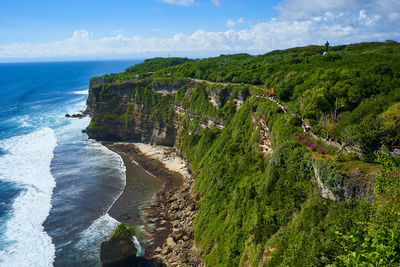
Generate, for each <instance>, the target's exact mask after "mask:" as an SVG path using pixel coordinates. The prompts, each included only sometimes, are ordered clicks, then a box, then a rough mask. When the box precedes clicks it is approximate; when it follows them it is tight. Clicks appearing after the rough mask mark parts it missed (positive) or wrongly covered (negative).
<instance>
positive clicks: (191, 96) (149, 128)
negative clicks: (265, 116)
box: [86, 79, 250, 146]
mask: <svg viewBox="0 0 400 267" xmlns="http://www.w3.org/2000/svg"><path fill="white" fill-rule="evenodd" d="M215 86H217V85H207V84H206V83H201V82H195V81H193V80H191V79H176V80H174V79H169V80H162V79H153V80H151V79H144V80H140V81H136V82H134V81H128V82H124V83H108V82H107V81H106V80H102V79H100V80H97V79H91V82H90V87H89V96H88V99H87V110H86V113H88V114H90V115H91V116H92V121H91V123H90V125H89V127H88V128H87V129H86V132H87V134H88V136H89V137H90V138H93V139H96V140H101V141H135V142H143V143H151V144H156V145H164V146H174V144H175V140H176V138H177V134H178V131H179V130H180V129H181V128H182V127H183V126H184V124H185V115H186V116H188V119H189V120H190V121H192V120H194V119H197V120H199V122H198V123H199V125H200V127H201V128H213V127H218V128H220V129H222V128H223V127H224V126H223V124H224V119H223V114H224V112H223V111H220V112H219V113H220V114H218V111H219V110H220V109H222V108H223V107H225V105H226V104H227V103H228V102H229V101H230V102H231V105H233V106H235V107H236V109H238V108H239V107H240V106H241V104H242V103H243V102H244V101H245V100H246V99H247V98H248V97H249V96H250V93H249V91H248V90H234V89H233V88H230V87H224V88H222V89H221V88H218V89H216V88H214V87H215ZM178 91H179V99H178V100H177V98H178V97H175V95H177V94H178ZM194 102H198V103H194ZM207 105H208V106H207ZM212 109H214V110H215V111H212ZM208 113H211V115H210V114H208Z"/></svg>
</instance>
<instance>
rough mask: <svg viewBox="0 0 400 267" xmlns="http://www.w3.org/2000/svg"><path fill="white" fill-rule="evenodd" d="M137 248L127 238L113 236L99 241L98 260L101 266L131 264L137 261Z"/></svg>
mask: <svg viewBox="0 0 400 267" xmlns="http://www.w3.org/2000/svg"><path fill="white" fill-rule="evenodd" d="M136 253H137V249H136V248H135V245H134V244H133V242H132V240H130V239H128V238H114V239H109V240H106V241H104V242H103V243H101V247H100V260H101V265H102V266H103V267H107V266H132V264H134V263H136V262H137V258H136Z"/></svg>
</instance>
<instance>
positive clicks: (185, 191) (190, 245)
mask: <svg viewBox="0 0 400 267" xmlns="http://www.w3.org/2000/svg"><path fill="white" fill-rule="evenodd" d="M104 145H106V146H107V147H108V148H109V149H111V150H113V151H114V152H116V153H118V154H120V155H121V156H123V157H125V158H129V160H131V161H133V162H135V163H137V164H138V165H140V166H141V167H142V168H143V169H145V170H146V171H147V172H149V173H150V174H152V175H154V176H155V177H157V178H159V179H160V180H161V181H162V182H163V186H162V189H161V190H160V191H159V192H158V193H157V194H156V195H155V196H154V197H153V201H152V204H151V205H150V207H149V208H148V209H147V210H146V211H145V214H146V215H145V218H144V221H146V222H147V223H148V224H153V225H154V228H147V229H146V231H147V232H149V234H150V235H151V239H152V241H151V244H150V245H148V246H147V247H146V249H145V251H144V256H143V257H144V258H146V259H148V260H151V259H153V260H156V261H154V262H158V263H159V262H161V263H162V264H163V265H165V266H203V265H204V264H203V262H202V259H201V252H200V251H199V250H198V249H197V248H196V246H195V242H194V236H193V220H194V218H195V217H196V214H197V206H196V195H194V194H193V193H192V189H193V181H192V176H191V174H190V170H189V165H188V164H187V163H186V162H185V161H184V160H183V159H181V158H179V157H178V156H177V154H176V153H175V151H174V149H173V148H169V147H163V146H151V145H146V144H142V143H125V142H124V143H122V142H105V143H104Z"/></svg>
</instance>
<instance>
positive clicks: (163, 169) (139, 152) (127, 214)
mask: <svg viewBox="0 0 400 267" xmlns="http://www.w3.org/2000/svg"><path fill="white" fill-rule="evenodd" d="M102 144H103V145H104V146H106V147H107V148H108V149H110V150H112V151H113V152H115V153H117V154H119V155H120V156H121V157H122V159H123V161H124V164H125V167H126V185H125V188H124V190H123V192H122V194H121V195H120V196H119V197H118V199H117V200H116V201H115V202H114V203H113V205H112V206H111V207H110V209H109V212H108V213H109V214H110V216H111V217H113V218H115V219H117V220H118V221H120V222H124V223H128V224H135V225H145V226H147V225H149V224H152V225H154V228H150V227H145V231H146V232H147V233H148V234H149V235H150V236H151V238H149V240H150V244H149V245H146V247H145V250H144V253H143V256H144V257H145V258H146V259H151V258H153V257H156V256H157V252H156V249H157V248H159V247H163V245H164V244H166V243H167V239H168V237H169V236H170V234H171V233H172V232H173V229H174V226H173V219H174V218H173V216H171V212H170V210H169V206H170V205H169V203H170V194H171V192H176V191H178V190H180V189H182V188H187V187H188V180H187V179H188V178H189V179H190V178H191V175H190V173H189V171H188V169H187V168H186V163H185V161H184V160H183V159H181V158H179V157H178V156H177V155H176V154H175V152H173V148H168V147H161V146H151V145H146V144H142V143H126V142H102ZM133 164H135V165H138V166H140V167H141V168H142V169H143V170H145V171H146V172H147V173H148V174H150V175H151V176H153V177H155V178H156V179H158V180H159V181H161V182H162V185H161V188H159V190H157V191H156V193H155V194H154V195H153V196H152V197H151V200H150V203H149V205H146V207H145V208H144V209H143V210H141V211H142V213H144V214H142V216H141V214H140V210H139V209H138V208H137V207H132V205H131V204H130V201H129V200H130V199H131V197H132V188H134V187H135V184H134V183H133V181H132V179H130V176H131V175H132V173H131V172H130V169H131V166H130V165H133Z"/></svg>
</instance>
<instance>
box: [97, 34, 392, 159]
mask: <svg viewBox="0 0 400 267" xmlns="http://www.w3.org/2000/svg"><path fill="white" fill-rule="evenodd" d="M323 51H324V48H323V47H322V46H307V47H296V48H292V49H287V50H276V51H272V52H269V53H266V54H264V55H258V56H252V55H248V54H235V55H221V56H219V57H213V58H205V59H198V60H189V59H187V58H165V59H163V58H155V59H151V60H146V61H145V62H143V63H142V64H137V65H135V66H133V67H130V68H128V69H127V71H126V72H123V73H120V74H112V75H105V76H103V77H101V78H100V79H102V81H103V82H110V81H112V82H116V81H126V80H136V79H141V78H143V77H147V76H149V75H150V76H151V77H168V75H169V74H172V75H173V76H174V77H190V78H198V79H204V80H209V81H215V82H232V83H243V84H253V85H260V86H263V87H265V88H271V87H273V88H275V92H276V94H277V96H278V97H279V98H280V100H281V101H284V102H286V103H287V105H289V106H290V107H291V108H292V109H293V110H294V111H295V112H297V113H298V114H300V115H301V116H303V117H305V118H308V119H309V122H310V123H311V124H312V125H313V126H314V129H315V131H317V132H318V133H319V134H321V135H322V136H328V137H329V138H333V139H336V140H338V141H339V142H345V143H347V144H351V145H354V144H356V145H358V146H360V147H361V148H362V149H363V151H364V152H366V153H367V154H369V156H370V157H372V154H373V151H375V150H377V149H378V148H379V147H381V146H382V145H386V146H388V147H389V148H390V149H392V148H393V147H395V146H396V145H398V143H399V140H400V138H399V136H398V134H397V133H398V132H399V129H398V125H399V124H398V123H395V122H397V120H398V118H397V120H396V119H395V117H393V116H394V115H393V114H395V113H396V112H397V111H398V109H399V106H398V105H397V106H393V107H392V105H394V104H396V102H398V101H400V64H399V63H398V62H400V44H398V43H396V42H393V41H388V42H385V43H379V42H374V43H359V44H352V45H342V46H335V47H331V48H330V51H329V52H328V54H327V55H325V56H323V55H322V52H323ZM153 72H154V73H153ZM149 73H151V74H149ZM136 75H138V77H136ZM389 108H390V109H391V110H390V111H388V112H387V113H385V114H384V112H385V111H387V110H388V109H389ZM390 125H391V126H390ZM366 129H367V130H366Z"/></svg>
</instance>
